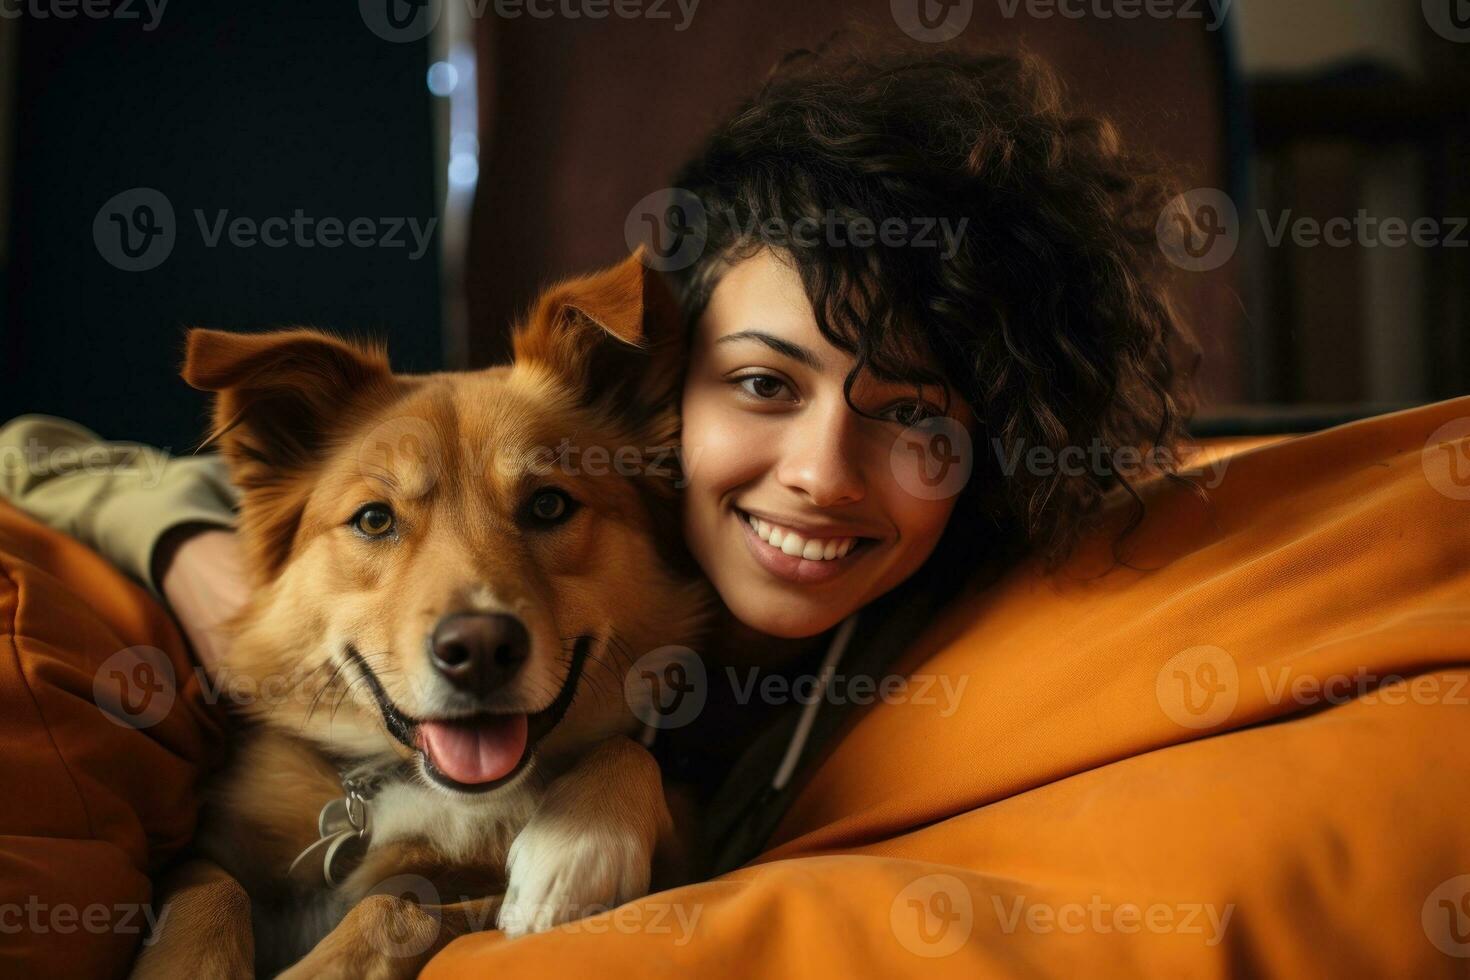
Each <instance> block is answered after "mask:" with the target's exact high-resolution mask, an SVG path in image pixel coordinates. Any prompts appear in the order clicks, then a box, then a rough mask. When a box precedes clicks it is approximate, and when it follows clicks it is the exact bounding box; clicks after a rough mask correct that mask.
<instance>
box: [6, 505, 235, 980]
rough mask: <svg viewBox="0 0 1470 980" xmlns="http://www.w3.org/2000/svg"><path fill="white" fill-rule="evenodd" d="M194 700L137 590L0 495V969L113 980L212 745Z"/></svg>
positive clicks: (196, 689)
mask: <svg viewBox="0 0 1470 980" xmlns="http://www.w3.org/2000/svg"><path fill="white" fill-rule="evenodd" d="M124 684H127V685H128V686H127V687H124V686H123V685H124ZM205 700H206V699H205V696H204V690H203V688H202V686H201V685H200V683H199V679H198V677H197V675H196V674H195V673H194V670H193V667H192V665H191V661H190V660H189V657H188V655H187V653H186V652H185V648H184V644H183V641H182V640H181V639H180V637H179V634H178V632H177V630H176V629H175V627H174V624H173V622H172V620H171V619H170V618H169V616H168V614H167V613H166V612H164V610H163V609H162V608H161V607H160V606H159V605H158V604H157V603H156V602H154V601H153V599H152V598H151V597H149V596H148V595H147V593H145V592H144V591H143V590H142V589H140V588H138V587H137V586H135V585H134V584H132V583H131V582H130V581H128V580H127V579H126V578H124V577H123V576H122V575H121V574H119V573H118V572H116V571H115V570H114V569H113V568H112V567H111V566H110V565H108V564H107V563H106V562H105V561H104V560H103V559H102V558H100V557H98V556H97V555H96V554H95V553H93V552H92V551H90V550H89V549H88V548H86V547H85V546H83V545H82V544H80V543H78V542H77V541H75V540H73V539H72V538H69V537H66V536H65V535H62V534H58V533H56V532H54V531H50V530H48V529H46V528H44V527H42V526H41V525H39V524H37V523H36V522H35V521H33V520H31V519H30V518H29V517H27V516H25V515H24V514H22V513H21V512H20V511H18V510H16V509H15V508H13V507H11V506H9V505H8V504H4V503H0V774H3V786H4V789H5V792H4V793H3V794H0V936H3V940H0V976H7V977H83V976H85V977H108V976H123V975H126V973H127V970H128V967H129V965H130V964H131V962H132V958H133V953H134V950H135V949H136V948H137V945H138V943H139V942H140V941H141V940H142V939H143V938H144V936H145V934H146V929H147V921H148V919H147V915H146V914H145V912H144V908H145V906H146V904H147V903H148V902H149V901H150V899H151V894H152V893H151V888H150V885H149V879H148V875H149V874H150V873H152V872H155V871H157V870H158V869H159V868H160V867H161V866H162V865H163V864H164V863H165V862H167V861H168V860H169V859H170V858H171V857H173V856H174V855H175V854H176V853H177V852H178V851H179V849H180V848H181V847H183V846H184V845H185V844H186V843H187V842H188V840H189V838H190V836H191V835H192V833H193V830H194V823H195V818H196V800H197V797H196V793H195V790H196V783H197V782H198V780H199V777H200V775H201V772H202V771H203V767H204V766H207V765H208V764H210V762H211V761H213V760H216V759H217V758H218V756H217V753H218V750H219V748H220V746H221V745H222V739H221V728H220V726H219V721H218V717H217V716H216V715H215V714H214V712H213V710H212V709H210V708H209V707H208V706H207V705H206V703H205Z"/></svg>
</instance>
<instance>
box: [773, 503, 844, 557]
mask: <svg viewBox="0 0 1470 980" xmlns="http://www.w3.org/2000/svg"><path fill="white" fill-rule="evenodd" d="M746 521H747V523H749V524H750V526H751V527H752V528H754V529H755V533H756V536H757V537H759V538H760V539H761V540H762V541H764V542H766V543H767V544H769V545H770V546H771V547H772V548H779V549H781V551H782V552H784V553H785V554H788V555H800V556H801V557H802V558H804V559H806V560H807V561H832V560H834V559H837V558H843V557H845V556H846V555H847V553H848V552H850V551H852V549H853V547H854V546H855V545H856V544H857V541H858V539H857V538H804V537H802V536H801V535H800V534H797V533H796V532H795V531H792V530H789V529H787V528H783V527H777V526H776V525H775V524H767V523H766V522H765V521H763V520H761V519H760V518H759V517H754V516H752V515H749V514H747V515H746Z"/></svg>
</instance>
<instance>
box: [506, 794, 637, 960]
mask: <svg viewBox="0 0 1470 980" xmlns="http://www.w3.org/2000/svg"><path fill="white" fill-rule="evenodd" d="M653 844H654V842H653V840H652V839H651V838H650V836H649V835H648V834H646V833H644V832H642V831H640V830H639V829H636V828H634V827H631V826H619V825H617V824H613V825H604V826H595V825H588V824H587V823H586V822H585V821H575V820H571V819H568V818H567V817H566V816H565V815H562V816H558V815H557V814H555V813H543V814H538V815H537V816H536V817H533V818H532V819H531V821H530V822H529V823H528V824H527V825H526V827H525V829H524V830H522V831H521V832H520V834H519V835H517V836H516V839H515V841H514V842H513V843H512V844H511V847H510V855H509V857H508V859H507V869H508V871H509V872H510V881H509V887H508V888H507V889H506V893H505V901H504V903H503V904H502V905H501V906H500V917H499V926H500V928H501V930H503V931H504V932H505V933H506V935H508V936H522V935H525V934H526V933H531V932H542V931H544V930H546V929H550V928H552V927H553V926H557V925H561V924H562V923H564V922H571V921H573V920H575V919H580V918H583V917H584V916H588V915H596V914H597V913H599V912H605V911H607V910H608V909H611V908H615V907H616V906H619V905H621V904H623V903H624V902H629V901H632V900H633V899H635V898H641V897H642V896H644V895H646V894H648V885H649V877H650V874H651V870H650V869H651V865H652V862H653Z"/></svg>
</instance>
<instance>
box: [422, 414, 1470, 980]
mask: <svg viewBox="0 0 1470 980" xmlns="http://www.w3.org/2000/svg"><path fill="white" fill-rule="evenodd" d="M1220 475H1221V474H1220V471H1219V470H1218V469H1217V470H1215V471H1214V473H1213V474H1211V476H1210V478H1209V479H1208V481H1207V482H1209V483H1212V484H1213V483H1214V482H1215V480H1214V477H1218V476H1220ZM1147 495H1148V497H1149V512H1148V517H1147V519H1146V520H1145V522H1144V524H1143V525H1142V526H1141V527H1140V529H1139V530H1138V532H1137V533H1136V534H1135V535H1134V536H1133V537H1132V538H1131V539H1130V541H1129V543H1128V544H1127V546H1126V550H1125V554H1126V557H1127V558H1128V562H1127V564H1126V565H1122V566H1115V567H1114V566H1112V565H1111V561H1110V558H1111V556H1110V553H1109V552H1110V547H1109V539H1108V538H1107V537H1106V536H1103V537H1100V538H1098V539H1095V540H1091V541H1089V542H1088V543H1087V544H1086V546H1085V547H1084V548H1083V549H1082V551H1081V552H1080V553H1079V554H1078V556H1077V557H1076V560H1075V561H1073V562H1072V563H1071V564H1070V565H1069V566H1067V567H1066V568H1064V569H1062V570H1061V571H1060V572H1058V573H1056V574H1054V575H1046V574H1044V573H1043V572H1042V570H1041V569H1040V568H1038V567H1036V566H1035V565H1023V566H1021V567H1018V568H1016V569H1015V570H1014V571H1013V572H1012V573H1011V574H1009V575H1007V576H1006V578H1005V579H1004V580H1003V581H1002V582H1000V583H998V584H996V585H994V586H992V587H989V588H986V589H983V590H973V591H971V592H970V593H969V594H968V595H966V596H963V597H962V598H961V599H960V600H959V601H957V602H955V603H953V604H952V605H951V607H950V608H949V609H947V610H946V611H945V613H944V614H943V615H942V616H940V617H939V618H938V620H937V621H936V622H935V623H934V624H932V626H931V628H930V629H929V630H927V631H926V632H925V634H924V635H922V636H921V637H919V638H918V639H917V641H916V643H915V645H914V647H913V648H912V650H911V652H910V654H909V655H907V656H906V657H905V659H904V663H903V664H901V665H899V666H898V667H897V668H896V673H897V675H898V676H899V678H901V679H904V680H906V681H907V682H908V686H907V687H906V688H905V689H903V690H904V691H906V693H905V694H902V695H900V696H898V697H896V698H894V699H892V700H890V701H884V700H879V701H877V703H875V704H874V705H873V706H872V707H871V708H870V709H869V710H868V711H867V712H866V713H865V714H863V715H861V716H860V717H859V718H857V719H856V721H855V722H854V723H852V724H851V725H850V727H849V729H848V731H847V732H846V733H845V735H844V737H842V738H841V740H840V741H839V742H838V743H837V744H836V745H835V746H834V747H832V748H831V749H830V751H829V752H828V754H827V756H826V757H825V759H823V760H822V762H821V764H820V765H818V766H817V767H816V770H815V772H814V773H813V774H812V776H811V777H810V778H809V779H808V780H807V782H806V783H805V785H804V786H803V787H802V788H801V792H800V794H799V795H798V797H797V799H796V801H795V803H794V805H793V806H792V808H791V809H790V811H789V812H788V813H787V814H786V816H785V820H784V822H783V823H782V824H781V826H780V827H778V829H777V831H776V834H775V839H774V840H773V841H772V847H771V849H770V850H769V851H768V853H766V854H765V855H763V856H762V857H761V858H759V859H757V860H756V861H755V862H753V863H752V864H751V865H750V866H748V867H745V868H741V869H739V870H736V871H734V872H731V873H730V874H727V875H725V876H723V877H721V878H719V879H717V880H715V881H711V882H704V883H699V884H694V885H690V886H687V887H684V888H679V889H674V890H671V891H666V892H663V893H659V894H655V895H650V896H648V897H646V898H644V899H641V900H639V901H636V902H632V903H629V904H628V905H625V906H623V907H621V908H618V909H615V910H613V911H611V912H608V913H604V914H602V915H598V916H594V917H592V918H589V919H586V920H583V921H581V922H575V923H570V924H568V925H566V926H564V927H561V928H558V929H555V930H552V931H550V932H546V933H542V934H538V935H533V936H527V937H523V938H520V939H516V940H506V939H505V937H504V936H503V935H502V934H499V933H495V932H487V933H481V934H476V935H472V936H467V937H464V938H461V939H459V940H457V941H455V942H454V943H452V944H451V945H450V946H449V947H448V948H447V949H445V950H444V951H443V952H442V953H440V954H439V955H438V956H437V957H436V958H435V959H434V960H432V961H431V962H430V964H429V966H428V969H427V970H426V971H425V976H426V977H427V978H429V980H451V978H456V980H457V978H460V977H478V976H491V975H504V976H521V975H534V976H563V975H566V976H579V975H586V976H598V977H629V978H632V977H648V976H670V977H674V976H698V977H706V978H716V980H718V978H729V980H743V978H745V977H750V976H762V977H769V976H793V977H794V976H801V977H833V978H837V977H852V976H925V977H955V978H966V980H969V978H975V977H987V976H1033V977H1072V976H1118V977H1135V976H1191V977H1226V976H1240V975H1258V974H1259V975H1271V976H1343V977H1357V976H1363V977H1376V976H1416V977H1428V976H1463V975H1464V971H1465V968H1466V964H1467V963H1470V833H1467V832H1466V826H1465V823H1466V814H1467V813H1470V398H1465V399H1459V400H1457V401H1452V402H1445V403H1442V404H1438V405H1430V406H1425V407H1423V408H1419V409H1415V410H1413V411H1409V412H1401V413H1397V414H1395V415H1389V416H1383V417H1380V418H1375V419H1369V420H1366V421H1364V422H1360V423H1355V424H1353V425H1349V426H1344V427H1341V428H1337V429H1333V430H1330V431H1327V432H1321V433H1316V434H1313V435H1310V436H1303V437H1300V438H1295V439H1290V440H1285V441H1280V442H1274V443H1272V444H1270V445H1266V446H1263V447H1260V448H1255V449H1253V450H1250V451H1245V452H1242V453H1240V454H1238V455H1234V456H1231V457H1229V458H1228V463H1227V465H1226V466H1225V469H1224V471H1223V478H1222V479H1220V481H1219V482H1218V485H1217V486H1216V487H1215V489H1213V490H1212V491H1211V492H1210V493H1209V495H1208V499H1206V500H1201V499H1200V498H1199V497H1198V496H1196V495H1195V494H1193V493H1191V492H1189V491H1187V490H1182V489H1181V488H1179V487H1178V486H1177V485H1175V484H1172V483H1168V482H1158V483H1155V484H1153V485H1151V486H1150V487H1149V488H1147ZM1119 519H1121V516H1120V515H1119Z"/></svg>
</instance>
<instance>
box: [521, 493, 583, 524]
mask: <svg viewBox="0 0 1470 980" xmlns="http://www.w3.org/2000/svg"><path fill="white" fill-rule="evenodd" d="M576 508H577V502H576V501H575V500H573V499H572V498H571V497H568V496H567V495H566V494H565V493H563V492H562V491H560V490H537V491H536V492H535V493H534V494H532V495H531V516H532V517H534V518H535V519H536V520H538V521H540V522H542V523H544V524H557V523H560V522H561V521H564V520H566V519H567V518H568V517H571V516H572V513H573V512H574V511H575V510H576Z"/></svg>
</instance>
